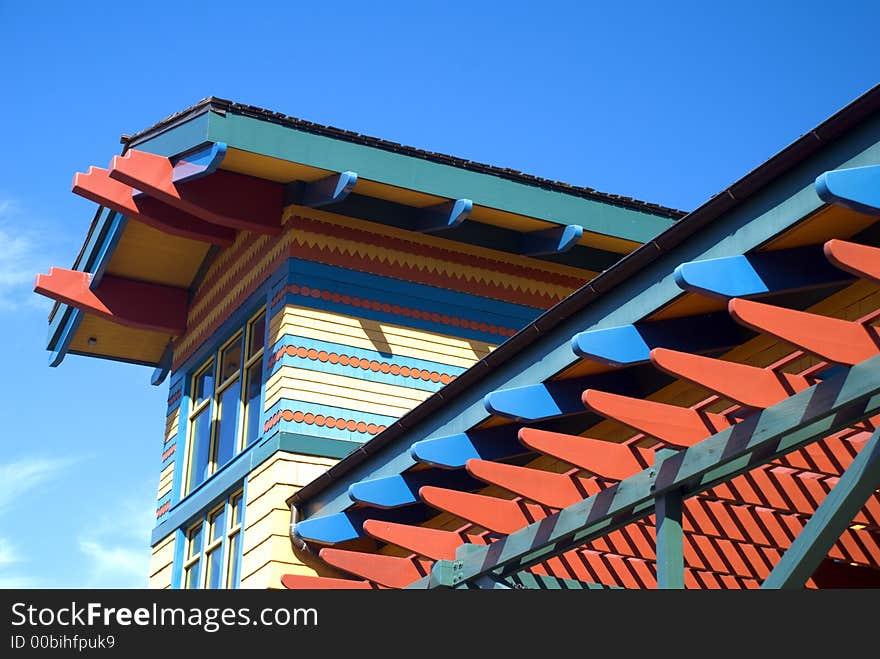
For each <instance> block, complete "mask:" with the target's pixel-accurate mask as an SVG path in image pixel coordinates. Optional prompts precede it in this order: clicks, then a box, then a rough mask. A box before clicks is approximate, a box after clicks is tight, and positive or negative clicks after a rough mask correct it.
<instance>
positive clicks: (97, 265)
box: [89, 213, 128, 291]
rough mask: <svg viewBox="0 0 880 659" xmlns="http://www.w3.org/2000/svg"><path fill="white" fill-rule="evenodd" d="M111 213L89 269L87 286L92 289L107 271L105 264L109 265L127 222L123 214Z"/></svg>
mask: <svg viewBox="0 0 880 659" xmlns="http://www.w3.org/2000/svg"><path fill="white" fill-rule="evenodd" d="M111 215H112V219H111V220H110V227H109V229H108V230H107V237H106V239H105V240H104V242H103V244H102V245H101V248H100V249H99V250H98V253H97V255H96V256H95V259H94V265H93V266H92V267H91V270H90V271H91V273H92V281H90V282H89V288H90V289H91V290H93V291H94V290H95V289H97V288H98V286H100V285H101V281H102V280H103V279H104V273H105V272H106V271H107V266H108V265H110V259H111V258H112V257H113V251H114V250H115V249H116V245H117V244H119V239H120V238H122V232H123V231H125V225H126V224H128V218H127V217H125V216H124V215H119V214H118V213H112V214H111Z"/></svg>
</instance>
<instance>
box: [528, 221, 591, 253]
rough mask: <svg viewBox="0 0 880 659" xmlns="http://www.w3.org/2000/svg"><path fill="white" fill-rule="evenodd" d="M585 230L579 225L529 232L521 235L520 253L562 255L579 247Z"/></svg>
mask: <svg viewBox="0 0 880 659" xmlns="http://www.w3.org/2000/svg"><path fill="white" fill-rule="evenodd" d="M583 235H584V228H583V227H582V226H580V225H578V224H569V225H567V226H561V227H553V228H551V229H542V230H540V231H529V232H528V233H523V234H521V237H520V241H521V242H520V245H521V246H520V251H521V252H522V253H523V254H525V255H526V256H544V255H546V254H562V253H564V252H567V251H568V250H570V249H571V248H572V247H574V246H575V245H577V243H578V241H579V240H580V239H581V236H583Z"/></svg>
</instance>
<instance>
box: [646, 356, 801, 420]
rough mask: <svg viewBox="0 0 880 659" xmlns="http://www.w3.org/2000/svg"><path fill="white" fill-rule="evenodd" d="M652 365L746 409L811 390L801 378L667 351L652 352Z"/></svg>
mask: <svg viewBox="0 0 880 659" xmlns="http://www.w3.org/2000/svg"><path fill="white" fill-rule="evenodd" d="M651 363H652V364H654V365H655V366H656V367H657V368H659V369H661V370H663V371H665V372H666V373H669V374H670V375H673V376H675V377H678V378H682V379H684V380H687V381H689V382H693V383H694V384H697V385H699V386H701V387H705V388H706V389H708V390H709V391H712V392H715V393H717V394H719V395H721V396H724V397H725V398H728V399H730V400H732V401H734V402H737V403H739V404H741V405H746V406H748V407H759V408H764V407H770V406H771V405H775V404H776V403H778V402H780V401H782V400H784V399H785V398H788V397H789V396H790V395H791V394H793V393H796V392H798V391H803V390H804V389H806V388H808V387H809V386H810V383H809V382H808V381H807V380H806V378H804V377H801V376H800V375H791V374H789V373H776V372H774V371H772V370H770V369H767V368H758V367H756V366H748V365H746V364H737V363H735V362H727V361H723V360H721V359H712V358H711V357H702V356H700V355H692V354H690V353H686V352H678V351H677V350H668V349H666V348H654V349H653V350H652V351H651Z"/></svg>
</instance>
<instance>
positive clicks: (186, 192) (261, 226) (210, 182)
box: [110, 149, 284, 235]
mask: <svg viewBox="0 0 880 659" xmlns="http://www.w3.org/2000/svg"><path fill="white" fill-rule="evenodd" d="M110 176H111V177H112V178H113V179H115V180H117V181H120V182H122V183H125V184H126V185H130V186H131V187H132V188H135V189H136V190H140V191H142V192H144V193H145V194H147V195H149V196H151V197H153V198H155V199H158V200H159V201H162V202H164V203H166V204H168V205H169V206H174V207H175V208H178V209H180V210H181V211H184V212H186V213H190V214H191V215H195V216H196V217H198V218H201V219H202V220H204V221H205V222H210V223H211V224H217V225H220V226H224V227H229V228H232V229H240V230H242V231H255V232H257V233H266V234H273V235H277V234H278V233H280V232H281V212H282V208H283V199H284V192H283V190H282V187H281V185H280V184H279V183H275V182H273V181H266V180H264V179H259V178H254V177H252V176H246V175H244V174H236V173H233V172H226V171H219V170H218V171H215V172H214V173H212V174H209V175H208V176H203V177H201V178H198V179H195V180H191V181H187V182H182V183H175V182H174V180H173V177H174V167H173V165H172V164H171V161H170V160H168V158H165V157H163V156H158V155H156V154H153V153H147V152H146V151H138V150H137V149H129V150H128V151H126V153H125V155H124V156H115V157H114V158H113V162H112V163H111V165H110Z"/></svg>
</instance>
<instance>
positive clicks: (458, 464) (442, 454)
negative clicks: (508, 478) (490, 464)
mask: <svg viewBox="0 0 880 659" xmlns="http://www.w3.org/2000/svg"><path fill="white" fill-rule="evenodd" d="M525 452H526V451H525V450H524V449H522V446H521V445H519V444H518V442H517V441H516V437H515V436H512V435H511V436H509V437H507V438H499V437H497V433H483V432H479V431H478V432H473V433H471V434H467V433H458V434H456V435H447V436H446V437H437V438H435V439H423V440H421V441H418V442H415V443H413V445H412V446H411V447H410V455H411V456H412V458H413V460H415V461H416V462H421V463H424V464H429V465H432V466H434V467H440V468H442V469H461V468H462V467H464V466H465V464H466V463H467V461H468V460H470V459H471V458H482V459H484V460H494V459H495V458H499V457H509V456H512V455H516V454H517V453H525Z"/></svg>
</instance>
